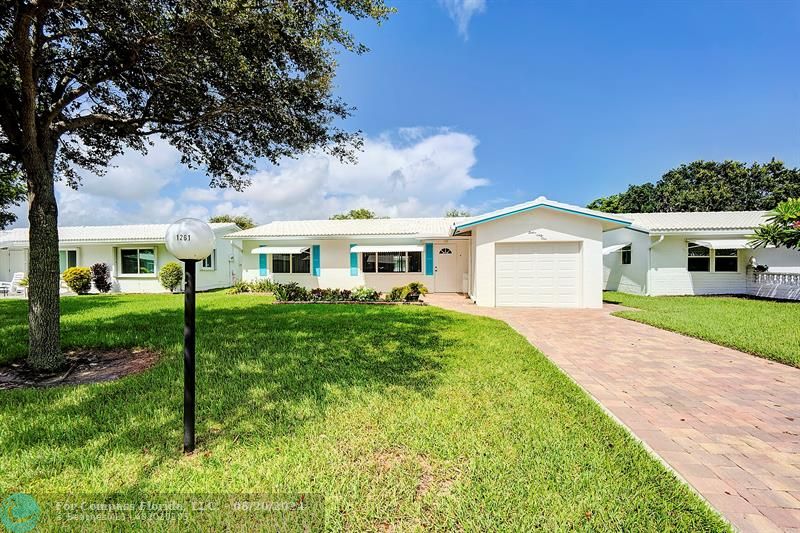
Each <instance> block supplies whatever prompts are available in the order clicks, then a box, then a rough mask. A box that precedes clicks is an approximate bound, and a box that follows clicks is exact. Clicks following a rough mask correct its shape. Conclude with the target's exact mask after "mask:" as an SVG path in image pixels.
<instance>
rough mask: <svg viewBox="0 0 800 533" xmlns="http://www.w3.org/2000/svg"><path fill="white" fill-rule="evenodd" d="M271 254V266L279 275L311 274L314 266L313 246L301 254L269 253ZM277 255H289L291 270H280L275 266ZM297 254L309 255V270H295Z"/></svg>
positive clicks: (273, 271)
mask: <svg viewBox="0 0 800 533" xmlns="http://www.w3.org/2000/svg"><path fill="white" fill-rule="evenodd" d="M269 255H270V261H269V262H270V266H271V267H272V271H271V272H272V273H273V274H277V275H286V274H311V268H312V265H311V263H312V257H311V255H312V254H311V247H309V248H308V251H305V252H303V253H299V254H269ZM276 255H286V256H288V257H289V272H278V271H277V269H276V268H275V256H276ZM296 255H308V272H295V271H294V259H293V258H294V256H296Z"/></svg>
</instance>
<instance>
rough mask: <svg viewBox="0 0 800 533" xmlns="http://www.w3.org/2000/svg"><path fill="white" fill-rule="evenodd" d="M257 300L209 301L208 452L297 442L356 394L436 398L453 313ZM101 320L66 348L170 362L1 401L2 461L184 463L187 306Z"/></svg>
mask: <svg viewBox="0 0 800 533" xmlns="http://www.w3.org/2000/svg"><path fill="white" fill-rule="evenodd" d="M110 300H112V299H110ZM177 302H178V304H179V302H180V301H179V300H178V301H177ZM255 303H256V305H253V304H252V301H251V302H245V305H243V307H242V308H233V309H232V308H230V307H229V306H227V307H216V306H214V305H213V304H212V305H210V306H208V307H206V306H203V305H202V302H201V303H200V308H199V309H198V343H197V345H198V347H197V349H198V356H197V361H198V362H197V369H198V370H197V394H198V412H197V417H198V428H197V430H198V448H199V450H200V451H202V450H203V449H206V448H209V447H212V446H215V445H220V444H225V443H226V442H227V443H230V444H234V443H238V444H242V443H243V442H247V441H252V442H255V441H257V442H260V443H265V442H266V443H268V442H269V441H270V440H272V439H275V438H279V437H281V436H285V435H289V434H292V433H294V432H296V431H297V430H299V428H300V427H302V426H303V425H304V424H306V423H308V422H310V421H313V420H318V419H319V418H321V417H323V416H324V413H325V410H326V409H327V408H328V407H329V406H330V405H331V404H332V403H335V402H342V401H348V400H352V397H353V395H355V394H357V391H358V390H375V389H379V390H380V389H383V388H386V387H403V388H407V389H410V390H414V391H425V390H428V389H429V388H430V387H432V386H433V385H434V384H435V383H436V382H437V380H438V376H439V374H440V372H441V371H442V369H443V365H445V364H446V360H445V359H446V356H444V355H443V353H444V352H445V350H444V342H445V340H446V339H443V338H442V332H444V331H447V326H448V324H449V323H451V322H452V320H453V319H452V318H450V317H449V316H448V315H446V314H444V313H439V312H436V311H432V310H429V309H414V310H412V309H408V308H398V307H389V308H376V307H368V306H363V307H362V306H353V305H347V306H327V305H326V306H271V305H263V304H260V303H258V302H257V301H256V302H255ZM169 306H170V307H172V306H173V303H172V302H171V301H170V303H169ZM71 310H72V311H74V310H75V308H72V309H71ZM101 316H102V318H98V319H96V320H93V321H91V322H77V321H76V322H74V323H70V325H69V327H66V326H65V328H64V329H65V333H66V334H65V336H64V338H65V341H66V340H67V339H69V340H71V341H78V340H81V339H85V340H86V343H84V344H83V345H84V346H85V345H91V346H98V347H100V346H142V347H147V348H153V349H156V350H160V351H161V352H162V353H163V354H164V356H163V360H162V362H161V363H159V364H158V365H157V366H156V367H155V368H153V369H152V370H150V371H148V372H145V373H143V374H140V375H137V376H130V377H128V378H126V379H123V380H120V381H117V382H111V383H105V384H98V385H92V386H80V387H62V388H56V389H39V390H24V391H8V392H0V420H2V425H4V426H5V428H3V427H0V435H4V437H2V438H0V445H2V447H3V450H4V453H7V454H10V455H11V456H14V455H15V454H17V453H22V452H25V451H28V452H30V451H31V450H37V449H38V451H35V452H34V453H35V454H36V453H38V454H41V455H42V456H47V457H50V458H51V460H54V461H57V464H54V465H52V468H54V469H55V470H56V472H60V471H63V470H64V469H70V468H72V469H74V468H78V469H80V471H83V472H86V471H88V469H89V468H92V467H94V466H99V465H100V464H102V462H103V455H104V454H107V453H136V454H141V453H143V452H144V453H145V454H147V455H150V454H152V455H153V457H151V459H153V460H152V461H150V462H149V466H147V467H146V469H147V470H148V471H149V470H152V469H154V468H156V467H157V464H158V463H160V462H162V461H164V460H167V459H169V458H173V459H174V458H175V457H177V456H179V454H180V444H181V442H182V437H181V435H182V418H181V417H182V398H183V396H182V383H183V381H182V375H183V374H182V351H181V343H182V319H183V316H182V309H181V308H180V307H179V306H178V305H175V307H174V309H172V308H169V309H164V308H161V309H153V310H152V311H149V312H138V313H130V312H125V313H120V314H118V315H114V313H105V312H104V313H101ZM0 331H2V328H0ZM90 339H92V340H93V341H94V342H91V343H90V344H87V343H89V340H90ZM65 345H68V344H67V342H65ZM54 449H57V450H58V451H57V452H55V453H54ZM54 456H56V457H54ZM34 460H35V459H34ZM39 466H44V465H39ZM143 468H144V467H143ZM56 472H50V475H55V474H56ZM128 474H130V472H129V473H128ZM140 474H141V475H142V476H146V473H145V471H144V470H143V471H142V472H141V473H140Z"/></svg>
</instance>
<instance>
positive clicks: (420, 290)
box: [403, 281, 428, 302]
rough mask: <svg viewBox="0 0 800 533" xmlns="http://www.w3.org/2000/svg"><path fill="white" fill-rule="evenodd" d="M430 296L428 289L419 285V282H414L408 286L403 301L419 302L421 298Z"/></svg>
mask: <svg viewBox="0 0 800 533" xmlns="http://www.w3.org/2000/svg"><path fill="white" fill-rule="evenodd" d="M426 294H428V288H427V287H426V286H425V285H423V284H422V283H419V282H418V281H412V282H411V283H409V284H408V285H406V293H405V295H404V296H403V299H404V300H405V301H407V302H411V301H416V300H419V297H420V296H424V295H426Z"/></svg>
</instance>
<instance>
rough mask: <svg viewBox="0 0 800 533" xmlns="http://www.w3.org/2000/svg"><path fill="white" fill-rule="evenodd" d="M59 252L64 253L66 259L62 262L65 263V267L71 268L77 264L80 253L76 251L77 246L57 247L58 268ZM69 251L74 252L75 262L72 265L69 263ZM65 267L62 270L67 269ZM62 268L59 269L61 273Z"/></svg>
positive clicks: (59, 265) (59, 261) (59, 266)
mask: <svg viewBox="0 0 800 533" xmlns="http://www.w3.org/2000/svg"><path fill="white" fill-rule="evenodd" d="M61 252H64V253H65V254H66V260H65V261H64V262H65V264H66V265H67V268H72V267H76V266H78V262H79V259H80V253H79V252H78V249H77V248H59V249H58V268H59V269H61ZM70 252H75V264H74V265H72V266H70V265H69V253H70ZM67 268H65V269H64V270H67ZM64 270H61V272H60V273H61V274H63V273H64Z"/></svg>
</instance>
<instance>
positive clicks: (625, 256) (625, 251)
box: [619, 244, 633, 265]
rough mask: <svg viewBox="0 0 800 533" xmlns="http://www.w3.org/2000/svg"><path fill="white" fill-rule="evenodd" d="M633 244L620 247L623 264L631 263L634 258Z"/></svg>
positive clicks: (620, 257)
mask: <svg viewBox="0 0 800 533" xmlns="http://www.w3.org/2000/svg"><path fill="white" fill-rule="evenodd" d="M631 246H632V245H630V244H629V245H627V246H623V247H622V248H620V249H619V260H620V263H621V264H623V265H630V264H631V261H632V260H633V253H632V250H631Z"/></svg>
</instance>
